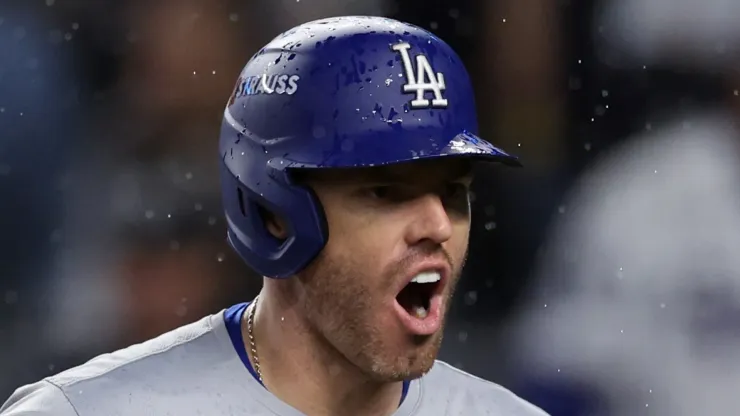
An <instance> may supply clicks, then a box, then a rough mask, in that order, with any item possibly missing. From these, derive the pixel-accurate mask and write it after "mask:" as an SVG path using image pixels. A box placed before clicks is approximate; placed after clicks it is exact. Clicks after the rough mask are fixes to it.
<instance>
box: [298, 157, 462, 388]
mask: <svg viewBox="0 0 740 416" xmlns="http://www.w3.org/2000/svg"><path fill="white" fill-rule="evenodd" d="M469 171H470V170H469V165H468V164H467V163H465V162H464V161H460V160H456V161H449V160H448V161H433V162H426V161H424V162H413V163H408V164H403V165H394V166H388V167H382V168H367V169H347V170H341V171H336V170H333V171H321V172H316V173H313V174H311V175H310V176H309V177H308V178H306V183H307V184H308V185H309V186H310V187H311V188H313V190H314V191H315V192H316V195H317V196H318V198H319V200H320V201H321V204H322V205H323V208H324V211H325V214H326V218H327V222H328V226H329V241H328V243H327V245H326V247H325V248H324V250H323V251H322V253H321V255H320V256H319V257H318V258H317V259H316V260H315V261H314V262H313V263H312V264H311V265H310V266H309V267H307V268H306V270H304V271H303V272H302V273H300V274H299V276H298V282H299V283H298V284H299V285H301V286H303V288H302V289H303V290H302V293H303V301H302V306H303V308H305V310H304V311H303V312H304V313H305V316H306V317H307V320H308V322H309V325H310V326H311V327H313V329H314V330H315V331H316V332H317V333H318V334H319V335H320V336H321V337H323V338H324V339H325V340H326V341H327V342H328V344H330V345H331V346H332V347H333V348H334V349H336V350H337V351H338V352H339V353H340V354H342V355H343V356H344V357H346V358H347V359H348V360H349V361H350V362H351V363H352V364H354V365H355V366H356V367H357V368H359V369H360V370H361V371H362V372H364V373H365V374H366V375H368V376H370V377H371V378H373V379H375V380H378V381H391V380H402V379H410V378H417V377H420V376H421V375H423V374H424V373H426V372H427V371H429V370H430V369H431V367H432V365H433V364H434V360H435V358H436V356H437V353H438V350H439V347H440V344H441V342H442V331H443V327H444V320H445V315H446V313H447V310H448V307H449V304H450V298H451V297H452V294H453V291H454V288H455V286H456V284H457V281H458V279H459V277H460V273H461V270H462V267H463V264H464V262H465V257H466V254H467V248H468V236H469V231H470V208H469V185H470V181H471V176H470V174H469ZM414 277H416V280H417V281H418V282H421V283H418V282H410V281H411V280H412V279H413V278H414ZM424 282H426V283H424Z"/></svg>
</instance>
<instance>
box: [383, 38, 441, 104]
mask: <svg viewBox="0 0 740 416" xmlns="http://www.w3.org/2000/svg"><path fill="white" fill-rule="evenodd" d="M391 49H393V50H394V51H396V52H399V53H400V54H401V60H402V61H403V68H404V70H405V71H406V80H407V82H406V84H405V85H404V86H403V92H405V93H414V92H415V93H416V98H415V99H413V100H411V108H413V109H420V108H430V107H433V108H447V99H446V98H444V97H443V96H442V91H444V90H445V77H444V74H442V73H441V72H438V73H436V74H435V73H434V70H432V65H431V64H429V60H428V59H427V57H426V56H424V55H421V54H420V55H416V74H414V66H413V65H412V63H411V56H410V55H409V49H411V45H410V44H408V42H401V43H397V44H395V45H393V46H391ZM428 92H429V93H432V94H434V98H433V99H432V100H428V99H426V98H424V95H425V94H426V93H428Z"/></svg>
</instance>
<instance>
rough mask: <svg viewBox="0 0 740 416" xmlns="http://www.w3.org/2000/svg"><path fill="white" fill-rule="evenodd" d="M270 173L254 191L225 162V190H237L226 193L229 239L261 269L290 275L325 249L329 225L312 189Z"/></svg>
mask: <svg viewBox="0 0 740 416" xmlns="http://www.w3.org/2000/svg"><path fill="white" fill-rule="evenodd" d="M283 173H285V172H283ZM267 178H268V179H266V180H263V181H261V182H260V183H259V187H258V188H257V190H253V189H251V188H250V185H249V184H245V183H243V182H242V181H241V180H240V178H239V177H237V176H235V175H233V174H232V173H231V171H230V170H229V168H228V167H227V166H226V164H225V163H224V164H222V182H223V183H225V184H227V185H228V186H225V187H224V189H229V188H230V189H232V190H233V191H230V192H224V194H223V198H224V209H225V213H226V222H227V225H228V241H229V244H230V245H231V246H232V247H233V248H234V250H235V251H236V252H237V253H238V254H239V255H240V257H241V258H242V259H243V260H244V261H245V262H246V263H247V264H248V265H249V266H250V267H251V268H252V269H254V270H255V271H256V272H257V273H259V274H261V275H263V276H266V277H273V278H283V277H289V276H292V275H294V274H295V273H297V272H299V271H300V270H301V269H303V268H304V267H305V266H306V265H307V264H308V263H309V262H311V261H312V260H313V259H314V258H315V257H316V255H318V253H319V252H320V251H321V249H323V248H324V245H325V244H326V241H327V239H328V227H327V224H326V218H325V217H324V212H323V209H322V207H321V205H320V204H319V201H318V198H317V197H316V195H314V194H313V192H312V191H311V190H310V189H307V188H305V187H301V186H294V185H290V184H289V183H287V182H286V181H285V180H283V179H281V178H280V175H268V177H267ZM286 179H287V178H286ZM270 224H272V225H270ZM275 231H277V232H275Z"/></svg>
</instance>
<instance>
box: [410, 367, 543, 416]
mask: <svg viewBox="0 0 740 416" xmlns="http://www.w3.org/2000/svg"><path fill="white" fill-rule="evenodd" d="M423 380H424V383H423V390H424V391H423V393H422V394H423V396H424V402H427V403H428V402H429V401H430V400H431V401H439V402H440V403H439V404H435V406H439V405H442V406H446V407H447V408H448V409H449V410H450V411H451V413H452V414H476V415H488V414H491V415H499V414H501V415H511V416H548V415H547V413H545V411H544V410H542V409H540V408H539V407H537V406H535V405H533V404H531V403H529V402H527V401H526V400H524V399H522V398H521V397H519V396H517V395H516V394H514V393H513V392H512V391H510V390H508V389H507V388H505V387H503V386H501V385H499V384H496V383H494V382H491V381H488V380H484V379H482V378H480V377H477V376H474V375H472V374H470V373H467V372H465V371H463V370H460V369H458V368H455V367H453V366H451V365H450V364H447V363H446V362H444V361H436V362H435V364H434V367H432V370H431V371H430V372H429V374H427V375H426V376H424V378H423Z"/></svg>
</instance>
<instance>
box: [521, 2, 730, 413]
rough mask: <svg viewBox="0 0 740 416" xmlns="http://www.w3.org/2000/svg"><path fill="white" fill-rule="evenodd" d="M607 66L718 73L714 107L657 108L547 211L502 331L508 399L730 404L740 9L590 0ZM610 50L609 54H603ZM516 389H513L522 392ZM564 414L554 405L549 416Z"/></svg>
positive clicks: (598, 406)
mask: <svg viewBox="0 0 740 416" xmlns="http://www.w3.org/2000/svg"><path fill="white" fill-rule="evenodd" d="M601 6H602V7H601V8H600V14H599V17H598V18H597V19H596V20H595V22H596V24H595V25H594V35H595V37H596V38H597V39H598V40H599V41H600V42H604V47H603V48H602V51H603V52H605V53H604V55H603V56H602V58H604V59H609V60H610V62H611V63H612V64H613V65H623V66H626V67H629V66H634V67H637V68H640V67H642V68H645V67H655V66H659V67H663V68H672V69H673V70H674V71H683V72H692V73H694V74H696V75H695V76H700V75H701V74H702V73H711V74H714V73H719V74H722V76H723V79H724V91H723V92H724V94H723V95H722V97H718V98H719V99H718V100H716V101H715V103H714V105H700V106H697V105H690V103H691V100H690V99H683V100H681V102H680V106H674V107H663V108H657V109H655V110H656V111H655V112H653V113H651V114H649V115H648V118H647V119H648V122H647V123H646V125H645V131H643V132H642V133H639V134H636V135H633V137H631V138H630V139H629V140H627V141H626V142H625V143H623V144H621V145H618V146H616V147H614V148H613V149H611V150H610V151H609V152H607V153H606V154H605V155H604V156H603V157H600V158H598V159H597V161H596V162H595V163H594V165H593V166H592V167H591V168H590V169H589V170H588V171H587V172H586V173H585V174H584V175H583V176H582V177H581V179H580V180H579V182H578V184H577V186H576V187H575V188H574V189H573V191H572V193H571V195H570V196H569V197H568V198H567V200H566V203H564V204H563V206H562V209H561V210H560V214H559V215H557V218H558V219H557V221H556V222H555V224H554V227H553V229H552V233H551V235H550V236H549V238H548V241H547V243H546V244H545V246H544V250H543V256H542V258H541V260H540V261H539V262H538V265H537V269H536V276H537V279H538V282H539V283H538V286H537V287H536V289H535V290H534V293H533V295H532V297H531V299H530V301H529V302H528V304H527V305H526V306H525V307H523V318H522V319H521V320H520V321H519V322H518V323H516V324H512V328H511V333H510V335H511V338H510V339H512V340H514V349H517V350H518V351H519V353H518V354H517V356H516V359H515V360H514V361H512V363H511V364H512V366H513V367H514V368H516V369H517V370H518V371H519V372H520V376H522V378H525V379H526V382H525V383H524V384H528V385H529V387H528V388H530V389H531V390H530V392H528V393H526V394H524V396H525V397H527V398H529V399H530V400H532V401H534V402H535V403H537V404H538V405H540V406H542V407H543V408H544V409H545V410H548V411H549V412H550V413H551V414H553V415H560V414H562V415H566V414H567V415H570V416H573V415H579V414H584V415H585V414H588V415H605V416H606V415H609V416H614V415H616V416H623V415H624V416H628V415H629V416H636V415H643V414H644V415H648V414H649V415H666V416H667V415H670V416H684V415H685V416H695V415H725V414H734V413H735V412H736V411H737V409H738V408H739V407H740V396H738V394H737V393H738V387H739V386H740V354H739V353H738V352H739V351H740V330H738V328H740V255H738V253H740V209H739V208H740V188H738V183H740V129H739V128H738V123H740V106H739V104H738V103H739V102H738V92H737V91H738V90H737V88H738V86H739V85H740V76H738V73H737V71H736V69H735V68H736V66H737V64H738V62H740V53H739V52H740V30H739V29H738V25H737V24H736V22H737V21H738V19H739V18H740V3H734V2H723V1H708V2H694V1H682V2H674V1H668V0H651V1H642V0H629V1H624V0H621V1H613V2H602V3H601ZM615 57H619V58H617V59H615ZM523 390H526V389H523ZM559 408H560V409H564V410H561V411H558V409H559Z"/></svg>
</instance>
